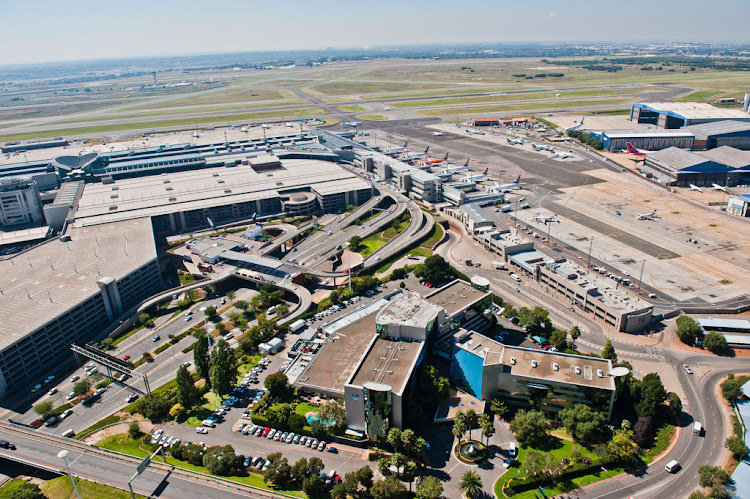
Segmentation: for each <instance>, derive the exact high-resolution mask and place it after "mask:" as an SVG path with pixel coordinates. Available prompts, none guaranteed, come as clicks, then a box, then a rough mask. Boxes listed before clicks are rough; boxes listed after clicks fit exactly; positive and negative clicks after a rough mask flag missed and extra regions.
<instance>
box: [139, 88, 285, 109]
mask: <svg viewBox="0 0 750 499" xmlns="http://www.w3.org/2000/svg"><path fill="white" fill-rule="evenodd" d="M295 98H298V97H297V94H295V93H294V92H292V91H291V90H286V89H278V88H267V87H258V86H253V87H250V88H242V89H240V88H234V89H233V88H231V87H230V88H229V89H226V90H221V91H205V90H204V91H203V92H199V93H197V94H195V95H193V96H190V97H185V98H179V99H171V100H163V99H158V100H154V101H152V102H146V103H144V104H143V105H141V106H134V107H133V109H160V108H167V107H172V108H174V107H185V106H196V105H199V104H228V103H231V104H235V103H247V102H255V101H269V100H281V99H295Z"/></svg>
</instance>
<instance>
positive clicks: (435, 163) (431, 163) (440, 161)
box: [422, 153, 448, 166]
mask: <svg viewBox="0 0 750 499" xmlns="http://www.w3.org/2000/svg"><path fill="white" fill-rule="evenodd" d="M445 161H448V153H445V156H443V157H442V158H440V159H429V160H427V161H422V164H423V165H425V166H430V165H437V164H440V163H443V162H445Z"/></svg>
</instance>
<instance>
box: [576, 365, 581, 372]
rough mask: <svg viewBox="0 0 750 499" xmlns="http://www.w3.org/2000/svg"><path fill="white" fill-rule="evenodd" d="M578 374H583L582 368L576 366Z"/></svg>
mask: <svg viewBox="0 0 750 499" xmlns="http://www.w3.org/2000/svg"><path fill="white" fill-rule="evenodd" d="M575 371H576V374H581V368H580V367H578V366H576V367H575Z"/></svg>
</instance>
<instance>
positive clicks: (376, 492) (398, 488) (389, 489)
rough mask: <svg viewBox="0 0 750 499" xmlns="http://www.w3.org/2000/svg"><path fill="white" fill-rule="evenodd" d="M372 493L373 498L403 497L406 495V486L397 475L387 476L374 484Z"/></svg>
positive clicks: (390, 498)
mask: <svg viewBox="0 0 750 499" xmlns="http://www.w3.org/2000/svg"><path fill="white" fill-rule="evenodd" d="M370 495H371V496H372V498H373V499H401V498H403V497H405V496H406V486H405V485H404V484H403V483H401V480H399V479H398V478H396V477H395V476H387V477H385V478H384V479H383V480H378V481H377V482H375V483H373V484H372V487H371V488H370Z"/></svg>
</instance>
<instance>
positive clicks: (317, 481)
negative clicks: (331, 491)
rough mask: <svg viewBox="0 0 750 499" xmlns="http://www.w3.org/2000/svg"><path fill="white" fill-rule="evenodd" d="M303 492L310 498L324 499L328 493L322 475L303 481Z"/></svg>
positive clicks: (311, 476) (312, 476)
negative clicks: (320, 498) (319, 498)
mask: <svg viewBox="0 0 750 499" xmlns="http://www.w3.org/2000/svg"><path fill="white" fill-rule="evenodd" d="M302 491H303V492H304V493H305V494H307V496H308V497H322V496H323V495H324V494H325V492H326V484H325V482H324V481H323V479H322V478H320V475H310V476H309V477H307V478H305V479H304V480H303V481H302Z"/></svg>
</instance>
